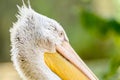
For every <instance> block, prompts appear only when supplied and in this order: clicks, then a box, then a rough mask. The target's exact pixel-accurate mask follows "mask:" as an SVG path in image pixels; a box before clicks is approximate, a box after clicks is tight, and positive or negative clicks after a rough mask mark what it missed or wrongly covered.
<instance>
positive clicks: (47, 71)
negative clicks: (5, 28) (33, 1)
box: [10, 2, 98, 80]
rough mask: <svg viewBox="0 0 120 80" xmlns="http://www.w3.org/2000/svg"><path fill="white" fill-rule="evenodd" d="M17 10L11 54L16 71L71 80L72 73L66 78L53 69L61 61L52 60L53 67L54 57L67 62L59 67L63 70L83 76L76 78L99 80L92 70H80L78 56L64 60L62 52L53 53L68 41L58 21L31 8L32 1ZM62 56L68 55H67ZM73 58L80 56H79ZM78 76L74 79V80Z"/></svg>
mask: <svg viewBox="0 0 120 80" xmlns="http://www.w3.org/2000/svg"><path fill="white" fill-rule="evenodd" d="M18 9H19V14H18V15H17V19H18V20H17V22H16V23H14V24H13V27H12V28H11V29H10V32H11V46H12V49H11V53H12V54H11V57H12V61H13V63H14V66H15V68H16V70H17V71H18V73H19V74H20V76H21V77H22V78H23V79H24V80H68V79H69V78H70V76H69V77H68V78H67V77H65V78H63V77H64V76H66V75H65V73H64V74H61V72H59V70H58V71H54V69H57V67H60V64H59V63H57V62H54V61H53V63H54V66H53V67H51V66H50V65H49V63H51V60H61V61H60V63H61V65H62V63H63V65H64V64H66V67H64V66H61V67H63V68H60V69H61V71H63V72H64V71H65V70H64V69H66V70H68V72H69V73H70V71H72V69H73V71H72V72H71V73H73V74H74V77H76V76H77V78H80V77H81V78H80V79H77V80H91V79H92V80H98V79H97V78H96V77H95V76H94V74H93V73H92V72H91V71H90V72H89V71H88V73H86V71H85V72H84V71H82V70H81V69H84V68H82V67H79V66H80V65H77V64H76V63H75V61H76V60H77V59H75V61H71V60H72V59H69V58H70V57H67V58H66V59H63V57H62V56H61V55H62V54H61V55H57V56H54V55H55V53H56V52H58V53H60V51H61V50H60V49H59V47H60V46H59V45H62V43H63V42H67V43H69V40H68V38H67V35H66V33H65V31H64V29H63V28H62V26H61V25H60V24H59V23H58V22H56V21H55V20H53V19H50V18H48V17H46V16H44V15H41V14H38V13H37V12H35V11H34V10H33V9H32V8H31V6H30V4H29V6H28V7H27V6H26V5H25V4H24V2H23V6H22V7H19V6H18ZM63 46H64V45H63ZM57 47H58V51H57ZM63 52H64V51H63ZM46 53H49V54H50V55H52V58H50V57H48V56H47V55H46ZM73 53H74V52H73ZM63 56H64V58H65V57H66V55H63ZM68 56H69V55H68ZM73 56H74V55H73ZM72 58H73V59H74V58H78V56H75V57H72ZM67 59H68V60H70V62H68V61H67ZM79 60H80V59H79ZM79 60H78V61H79ZM72 63H73V64H72ZM55 64H56V65H55ZM82 64H83V62H82ZM69 66H72V67H69ZM84 66H86V65H84ZM70 68H71V69H70ZM69 69H70V70H69ZM80 70H81V71H80ZM84 70H85V69H84ZM87 70H88V69H87ZM74 71H75V73H74ZM75 75H76V76H75ZM78 75H79V76H78ZM67 76H68V74H67ZM75 79H76V78H75ZM75 79H72V78H71V80H75ZM69 80H70V79H69Z"/></svg>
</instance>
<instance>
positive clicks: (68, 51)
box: [56, 42, 99, 80]
mask: <svg viewBox="0 0 120 80" xmlns="http://www.w3.org/2000/svg"><path fill="white" fill-rule="evenodd" d="M56 48H57V51H58V52H59V53H60V54H61V55H62V56H64V57H65V58H66V59H67V60H69V61H70V62H71V63H72V64H73V65H74V66H75V67H77V68H78V69H79V70H80V71H81V72H82V73H83V74H84V75H85V76H86V77H88V78H89V80H99V79H98V78H97V77H96V76H95V75H94V73H93V72H92V71H91V70H90V69H89V68H88V67H87V65H86V64H85V63H84V62H83V61H82V59H81V58H80V57H79V56H78V55H77V53H76V52H75V51H74V50H73V48H72V47H71V45H70V44H69V43H68V42H63V43H62V44H57V45H56Z"/></svg>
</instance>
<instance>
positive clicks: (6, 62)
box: [0, 0, 120, 80]
mask: <svg viewBox="0 0 120 80" xmlns="http://www.w3.org/2000/svg"><path fill="white" fill-rule="evenodd" d="M25 2H27V0H25ZM30 2H31V6H32V8H33V9H34V10H35V11H37V12H39V13H41V14H43V15H46V16H48V17H50V18H53V19H55V20H57V21H58V22H59V23H60V24H61V25H62V26H63V27H64V29H65V31H66V33H67V35H68V37H69V40H70V43H71V45H72V46H73V48H74V49H75V50H76V52H77V53H78V54H79V55H80V56H81V58H82V59H83V60H84V61H85V62H86V63H87V65H88V66H89V67H90V68H91V69H92V71H93V72H94V73H95V74H96V75H97V76H98V78H99V79H100V80H120V0H31V1H30ZM16 5H20V6H21V5H22V1H21V0H0V80H1V79H2V80H8V79H9V80H16V79H14V78H17V80H20V79H19V77H16V76H18V74H17V73H16V72H15V70H14V68H13V66H12V64H11V60H10V48H11V47H10V33H9V29H10V27H12V24H13V22H15V21H16V20H17V19H16V17H15V15H16V14H17V11H18V9H17V7H16ZM10 69H11V70H10ZM12 71H13V74H12ZM10 74H11V75H10ZM10 77H12V78H10Z"/></svg>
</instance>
